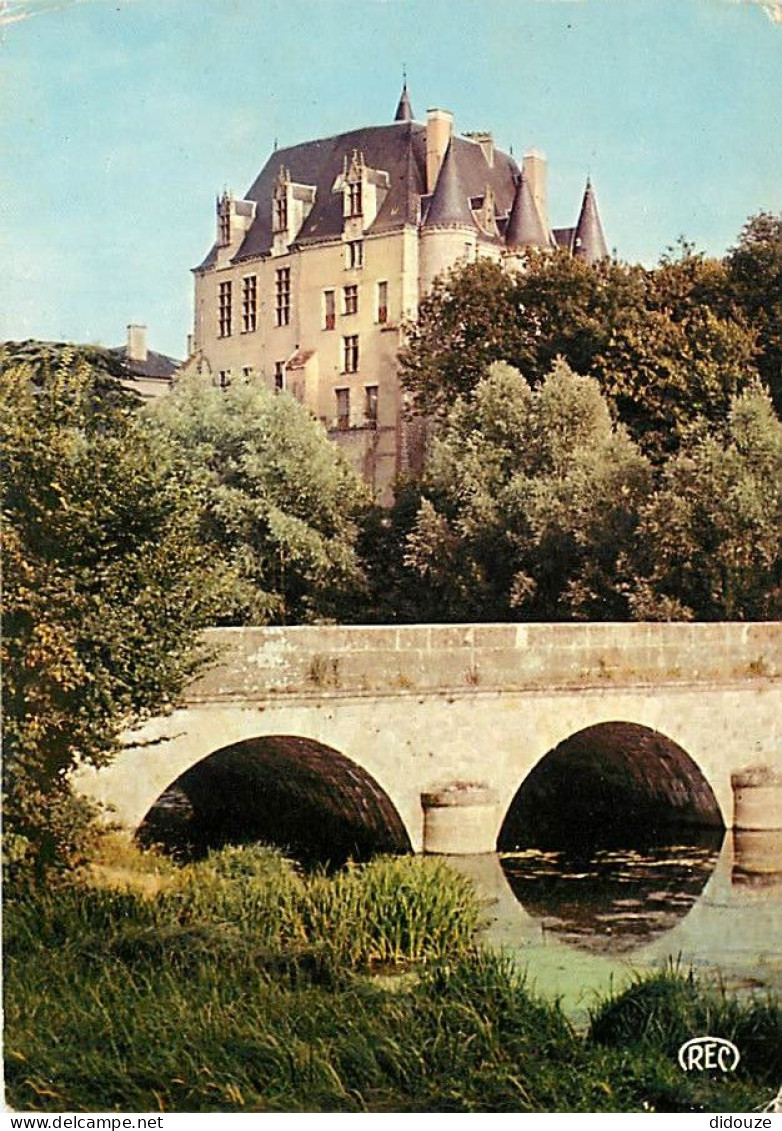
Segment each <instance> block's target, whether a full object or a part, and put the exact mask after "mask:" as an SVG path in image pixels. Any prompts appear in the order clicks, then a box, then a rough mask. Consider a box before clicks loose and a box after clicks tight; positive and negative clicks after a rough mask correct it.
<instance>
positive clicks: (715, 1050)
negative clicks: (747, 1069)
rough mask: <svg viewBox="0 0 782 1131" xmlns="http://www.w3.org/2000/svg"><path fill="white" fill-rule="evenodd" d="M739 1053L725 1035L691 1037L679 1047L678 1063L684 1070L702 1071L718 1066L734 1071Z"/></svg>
mask: <svg viewBox="0 0 782 1131" xmlns="http://www.w3.org/2000/svg"><path fill="white" fill-rule="evenodd" d="M739 1060H741V1053H740V1052H739V1050H738V1049H737V1048H736V1046H735V1045H734V1043H733V1041H729V1040H728V1039H727V1037H692V1038H691V1039H690V1040H689V1041H685V1042H684V1044H683V1045H682V1047H681V1048H680V1049H679V1064H680V1066H681V1068H682V1069H683V1070H684V1071H685V1072H693V1071H699V1072H704V1071H707V1070H708V1069H710V1068H718V1069H719V1070H720V1072H734V1071H735V1070H736V1067H737V1065H738V1063H739Z"/></svg>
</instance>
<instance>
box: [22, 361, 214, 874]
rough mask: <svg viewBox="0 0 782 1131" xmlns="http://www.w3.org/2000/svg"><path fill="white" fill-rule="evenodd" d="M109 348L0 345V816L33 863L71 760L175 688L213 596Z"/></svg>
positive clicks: (187, 506) (54, 834) (44, 848)
mask: <svg viewBox="0 0 782 1131" xmlns="http://www.w3.org/2000/svg"><path fill="white" fill-rule="evenodd" d="M113 364H114V362H113V360H112V359H110V358H108V357H100V358H98V357H97V355H96V352H95V351H94V350H81V349H77V348H74V347H67V346H59V347H57V346H52V345H46V346H45V347H41V348H40V349H36V348H35V346H34V345H33V344H31V343H25V345H24V346H23V347H22V348H19V347H14V346H6V347H3V348H2V349H0V429H1V431H2V450H3V532H2V538H3V549H4V574H5V599H4V607H5V619H4V634H3V646H2V654H3V664H4V709H5V758H4V787H5V793H6V801H5V817H6V828H7V830H9V831H11V832H12V833H13V834H14V835H15V836H16V837H17V838H19V843H20V844H21V845H22V847H23V848H26V850H29V853H30V855H32V856H34V857H35V858H36V861H37V864H38V867H39V868H40V869H44V868H45V867H46V866H47V865H48V864H49V863H52V862H54V861H55V859H56V858H57V857H58V854H62V853H63V852H64V851H66V850H67V847H68V843H69V841H70V842H71V843H72V842H73V837H74V835H75V832H76V828H75V826H74V825H73V824H72V822H73V820H74V811H73V805H72V798H71V795H70V792H69V787H68V779H69V775H70V773H71V771H72V770H73V769H74V768H75V767H76V766H77V765H80V764H86V765H94V766H98V765H101V764H103V763H104V762H106V761H107V760H108V759H109V758H110V757H111V755H112V754H113V753H114V752H115V751H116V749H117V745H118V737H119V734H120V732H121V730H122V729H123V728H124V727H125V726H126V725H127V724H128V723H130V722H132V721H133V720H134V719H137V718H139V717H141V716H143V715H144V714H146V713H149V712H154V711H158V710H161V709H164V708H165V707H166V706H167V705H168V704H170V703H171V702H172V701H173V700H174V697H175V696H176V695H177V693H178V691H179V690H180V689H181V687H182V685H183V683H184V682H185V680H186V679H187V678H188V677H189V676H190V674H191V673H192V672H193V671H194V670H195V667H196V666H197V664H198V661H199V652H198V648H197V632H198V630H199V629H200V627H201V626H202V625H204V624H205V623H208V621H209V620H210V619H211V617H212V616H213V613H214V609H215V607H216V605H218V604H219V600H220V593H219V586H218V584H217V580H216V578H215V576H214V573H213V571H212V568H211V566H210V564H209V561H208V560H207V558H206V555H205V553H204V551H203V550H202V549H201V547H200V546H199V544H198V539H197V533H198V511H197V508H196V499H195V495H194V492H193V489H192V487H191V486H190V484H189V482H188V477H187V474H186V471H185V469H184V468H183V466H182V465H181V464H180V463H178V462H177V460H176V458H175V457H174V455H173V454H172V452H171V449H170V447H168V446H166V445H165V444H164V443H162V442H161V439H160V438H159V437H158V436H155V435H153V433H152V431H151V429H150V428H149V427H148V426H147V425H146V424H145V422H144V421H143V420H141V419H140V418H139V416H138V414H137V412H136V410H135V407H134V404H135V398H132V399H129V398H128V397H127V396H126V395H125V394H124V393H123V391H122V388H121V386H120V385H119V383H118V381H117V378H116V376H114V374H113ZM69 807H70V808H69Z"/></svg>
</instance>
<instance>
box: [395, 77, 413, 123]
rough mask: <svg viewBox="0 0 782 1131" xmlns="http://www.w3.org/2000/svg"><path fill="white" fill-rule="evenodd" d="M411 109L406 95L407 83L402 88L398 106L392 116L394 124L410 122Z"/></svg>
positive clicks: (408, 97) (411, 117) (411, 118)
mask: <svg viewBox="0 0 782 1131" xmlns="http://www.w3.org/2000/svg"><path fill="white" fill-rule="evenodd" d="M413 117H414V115H413V107H412V105H411V103H410V95H409V94H408V93H407V83H404V84H403V86H402V93H401V94H400V96H399V104H398V105H397V108H396V114H394V121H395V122H412V120H413Z"/></svg>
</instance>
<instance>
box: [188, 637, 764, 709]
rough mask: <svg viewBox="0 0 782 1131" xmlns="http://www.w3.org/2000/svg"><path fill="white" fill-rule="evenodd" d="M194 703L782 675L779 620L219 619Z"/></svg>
mask: <svg viewBox="0 0 782 1131" xmlns="http://www.w3.org/2000/svg"><path fill="white" fill-rule="evenodd" d="M205 639H206V642H207V645H208V646H209V648H210V649H212V650H213V653H214V655H215V662H214V663H213V665H212V666H211V668H210V669H209V670H208V671H206V672H204V674H203V675H202V676H201V677H200V678H199V679H197V680H196V681H194V683H193V684H192V685H191V686H190V688H189V689H188V692H187V700H188V701H189V702H191V703H198V702H205V701H211V702H213V701H215V700H253V701H257V700H259V699H264V698H267V697H278V696H293V697H304V698H307V697H318V698H323V697H324V696H346V695H347V696H354V695H362V694H371V695H374V696H378V695H384V694H389V695H400V694H403V693H404V692H406V691H408V692H411V693H415V692H437V691H442V692H448V691H459V692H460V693H462V694H463V693H464V692H465V691H470V690H471V689H472V690H475V691H479V690H488V691H497V690H522V689H531V690H534V689H536V688H541V689H544V688H545V689H551V688H556V687H563V688H573V687H600V686H603V687H605V686H630V685H636V684H653V685H655V686H660V685H666V684H677V683H679V684H692V683H704V684H726V683H736V682H743V681H747V680H756V681H757V680H774V679H775V678H777V677H778V676H779V675H780V673H781V672H782V624H779V623H776V622H772V623H753V624H741V623H715V624H667V623H666V624H663V623H628V624H624V623H621V624H620V623H600V624H596V623H592V624H465V625H409V626H406V625H405V626H399V627H386V626H382V627H375V626H363V625H360V626H359V625H357V626H297V627H284V628H216V629H210V630H208V631H207V632H206V633H205Z"/></svg>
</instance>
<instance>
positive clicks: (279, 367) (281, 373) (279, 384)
mask: <svg viewBox="0 0 782 1131" xmlns="http://www.w3.org/2000/svg"><path fill="white" fill-rule="evenodd" d="M284 388H285V362H284V361H275V363H274V391H275V393H281V392H282V390H283V389H284Z"/></svg>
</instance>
